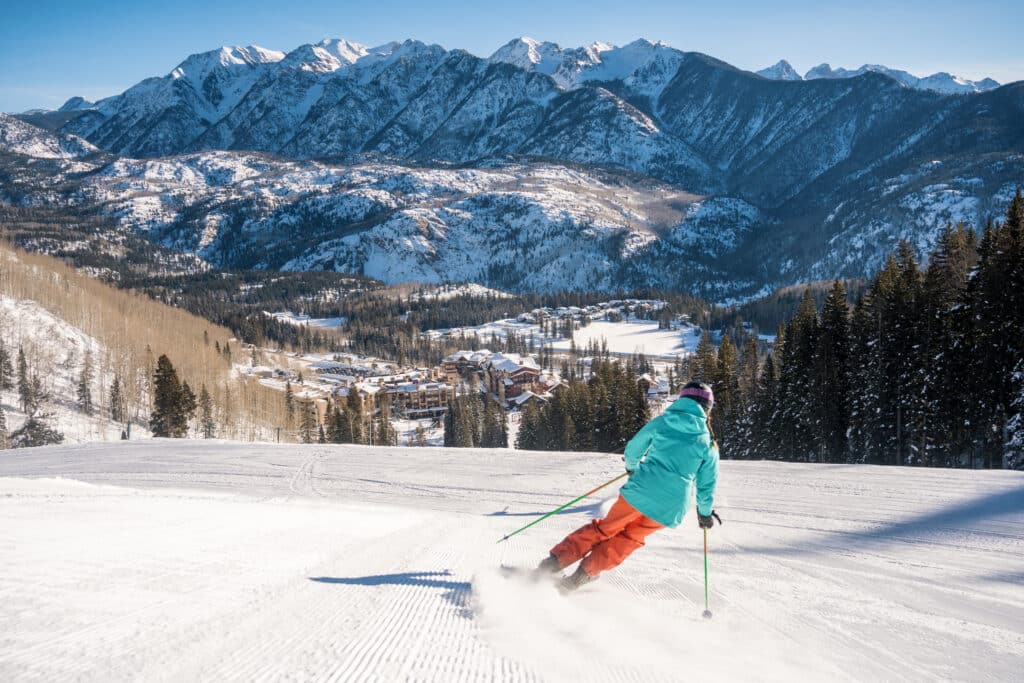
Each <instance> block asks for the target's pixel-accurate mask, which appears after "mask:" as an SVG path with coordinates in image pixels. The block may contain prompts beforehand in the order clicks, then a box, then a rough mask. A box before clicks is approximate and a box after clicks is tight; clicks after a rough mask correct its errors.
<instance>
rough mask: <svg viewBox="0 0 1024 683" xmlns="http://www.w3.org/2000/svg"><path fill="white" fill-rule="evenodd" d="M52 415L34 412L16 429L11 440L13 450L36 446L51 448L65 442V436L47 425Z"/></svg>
mask: <svg viewBox="0 0 1024 683" xmlns="http://www.w3.org/2000/svg"><path fill="white" fill-rule="evenodd" d="M50 417H51V416H50V415H44V414H41V413H38V412H36V411H35V410H33V411H32V412H31V413H30V414H29V416H28V418H27V419H26V420H25V423H24V424H22V425H21V427H20V428H18V429H16V430H15V431H14V432H13V433H12V434H11V436H10V438H9V445H10V447H12V448H32V447H35V446H51V445H53V444H59V443H61V442H63V441H64V435H63V434H61V433H60V432H58V431H57V430H56V429H54V428H53V427H51V426H50V425H49V424H47V420H48V419H49V418H50Z"/></svg>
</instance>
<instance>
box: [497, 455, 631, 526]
mask: <svg viewBox="0 0 1024 683" xmlns="http://www.w3.org/2000/svg"><path fill="white" fill-rule="evenodd" d="M628 476H629V472H623V473H622V474H620V475H619V476H617V477H615V478H614V479H611V480H609V481H606V482H605V483H603V484H601V485H600V486H598V487H597V488H594V489H590V490H589V491H587V492H586V493H584V494H583V495H582V496H579V497H578V498H573V499H572V500H570V501H569V502H568V503H566V504H565V505H562V506H561V507H557V508H555V509H554V510H552V511H551V512H549V513H548V514H546V515H544V516H543V517H541V518H540V519H535V520H533V521H532V522H530V523H529V524H527V525H526V526H524V527H522V528H521V529H516V530H515V531H513V532H512V533H510V534H508V535H507V536H504V537H502V538H499V539H498V543H501V542H502V541H507V540H508V539H510V538H512V537H513V536H515V535H516V534H518V533H519V532H521V531H526V530H527V529H529V528H530V527H531V526H533V525H534V524H540V523H541V522H543V521H544V520H545V519H547V518H548V517H550V516H551V515H554V514H557V513H559V512H561V511H562V510H564V509H565V508H567V507H569V506H570V505H572V504H573V503H578V502H579V501H581V500H583V499H584V498H586V497H587V496H589V495H590V494H592V493H597V492H598V491H600V490H601V489H603V488H604V487H605V486H610V485H612V484H614V483H615V482H617V481H618V480H619V479H622V478H623V477H628Z"/></svg>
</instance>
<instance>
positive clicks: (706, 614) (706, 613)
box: [704, 528, 711, 619]
mask: <svg viewBox="0 0 1024 683" xmlns="http://www.w3.org/2000/svg"><path fill="white" fill-rule="evenodd" d="M704 618H705V619H710V618H711V610H710V609H709V605H708V530H707V529H706V528H705V529H704Z"/></svg>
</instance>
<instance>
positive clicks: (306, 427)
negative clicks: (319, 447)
mask: <svg viewBox="0 0 1024 683" xmlns="http://www.w3.org/2000/svg"><path fill="white" fill-rule="evenodd" d="M315 410H316V409H315V408H314V406H313V402H312V401H304V402H303V403H302V404H301V405H300V407H299V438H300V439H301V440H302V443H313V441H315V440H316V431H317V429H316V428H317V424H316V412H315Z"/></svg>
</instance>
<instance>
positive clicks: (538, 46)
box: [487, 36, 563, 75]
mask: <svg viewBox="0 0 1024 683" xmlns="http://www.w3.org/2000/svg"><path fill="white" fill-rule="evenodd" d="M562 59H563V52H562V48H560V47H559V46H558V45H556V44H555V43H549V42H543V43H542V42H540V41H538V40H534V39H533V38H527V37H525V36H524V37H522V38H516V39H515V40H511V41H509V42H508V43H506V44H505V45H503V46H501V47H500V48H498V49H497V50H496V51H495V52H494V54H492V55H491V56H490V58H489V59H488V60H487V61H489V62H492V63H506V64H512V65H514V66H518V67H520V68H522V69H532V70H534V71H539V72H540V73H544V74H548V75H550V74H553V73H554V72H555V71H556V70H557V69H558V67H559V66H560V65H561V63H562Z"/></svg>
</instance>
